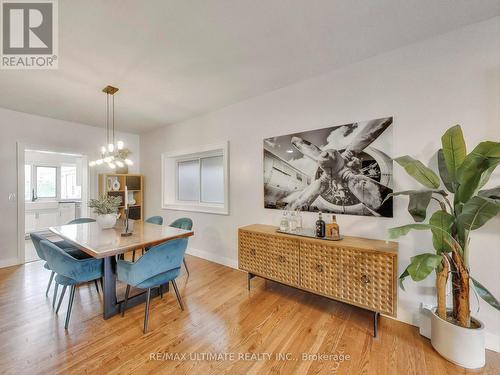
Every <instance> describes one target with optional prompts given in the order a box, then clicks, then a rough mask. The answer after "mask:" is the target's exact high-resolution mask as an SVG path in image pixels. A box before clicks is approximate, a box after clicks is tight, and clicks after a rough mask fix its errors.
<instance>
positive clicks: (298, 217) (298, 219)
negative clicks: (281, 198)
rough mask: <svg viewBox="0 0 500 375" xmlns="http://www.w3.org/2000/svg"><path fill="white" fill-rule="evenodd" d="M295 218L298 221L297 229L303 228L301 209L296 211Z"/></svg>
mask: <svg viewBox="0 0 500 375" xmlns="http://www.w3.org/2000/svg"><path fill="white" fill-rule="evenodd" d="M295 219H296V221H297V229H302V214H301V212H300V210H299V209H297V211H295Z"/></svg>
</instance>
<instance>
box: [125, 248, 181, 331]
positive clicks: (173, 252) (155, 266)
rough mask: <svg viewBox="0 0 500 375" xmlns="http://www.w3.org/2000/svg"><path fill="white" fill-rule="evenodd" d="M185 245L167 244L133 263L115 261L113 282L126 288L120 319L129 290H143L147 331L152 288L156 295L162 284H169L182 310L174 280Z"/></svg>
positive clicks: (151, 250) (146, 328)
mask: <svg viewBox="0 0 500 375" xmlns="http://www.w3.org/2000/svg"><path fill="white" fill-rule="evenodd" d="M187 243H188V240H187V238H180V239H176V240H171V241H167V242H164V243H162V244H160V245H156V246H153V247H152V248H150V249H149V251H147V252H146V253H145V254H144V255H143V256H142V257H141V258H139V260H137V262H128V261H126V260H118V262H117V266H116V269H117V278H118V280H120V281H122V282H124V283H126V284H127V290H126V292H125V300H124V302H123V306H122V316H124V315H125V310H126V308H127V301H128V297H129V294H130V287H131V286H133V287H135V288H141V289H147V296H146V309H145V312H144V333H146V332H147V330H148V319H149V302H150V298H151V289H152V288H159V289H160V293H162V286H163V284H167V283H169V282H171V283H172V286H173V287H174V291H175V295H176V297H177V300H178V301H179V305H180V307H181V310H184V306H183V305H182V300H181V296H180V294H179V290H178V289H177V284H176V283H175V279H176V278H177V276H179V273H180V269H181V263H182V260H183V259H184V253H185V252H186V248H187Z"/></svg>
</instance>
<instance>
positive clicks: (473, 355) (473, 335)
mask: <svg viewBox="0 0 500 375" xmlns="http://www.w3.org/2000/svg"><path fill="white" fill-rule="evenodd" d="M472 320H473V321H474V322H476V323H477V324H478V325H479V328H463V327H459V326H457V325H455V324H452V323H450V322H448V321H446V320H443V319H441V318H440V317H439V316H437V314H436V312H435V311H434V312H433V313H432V314H431V325H432V328H431V343H432V346H433V347H434V349H436V351H437V352H438V353H439V354H441V355H442V356H443V357H444V358H446V359H447V360H448V361H450V362H453V363H454V364H456V365H459V366H462V367H465V368H468V369H478V368H481V367H483V366H484V364H485V347H484V325H483V323H482V322H480V321H479V320H477V319H474V318H472Z"/></svg>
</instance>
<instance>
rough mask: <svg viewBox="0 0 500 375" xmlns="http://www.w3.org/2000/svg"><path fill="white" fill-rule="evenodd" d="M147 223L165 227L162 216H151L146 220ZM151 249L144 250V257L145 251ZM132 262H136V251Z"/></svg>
mask: <svg viewBox="0 0 500 375" xmlns="http://www.w3.org/2000/svg"><path fill="white" fill-rule="evenodd" d="M145 222H146V223H149V224H155V225H163V218H162V217H161V216H151V217H149V218H147V219H146V220H145ZM148 250H149V247H145V248H143V249H142V255H144V252H145V251H148ZM132 262H135V251H134V252H133V253H132Z"/></svg>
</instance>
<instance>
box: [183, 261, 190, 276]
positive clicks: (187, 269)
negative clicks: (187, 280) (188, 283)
mask: <svg viewBox="0 0 500 375" xmlns="http://www.w3.org/2000/svg"><path fill="white" fill-rule="evenodd" d="M182 262H183V263H184V267H185V268H186V272H187V274H188V277H189V268H188V266H187V263H186V258H184V259H182Z"/></svg>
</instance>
